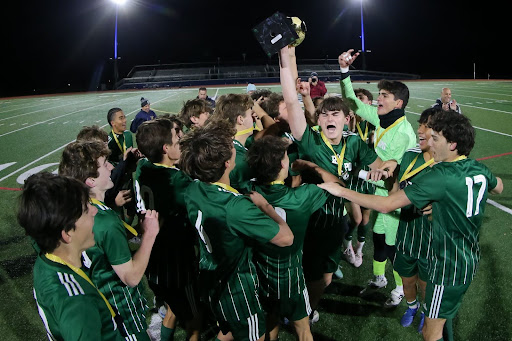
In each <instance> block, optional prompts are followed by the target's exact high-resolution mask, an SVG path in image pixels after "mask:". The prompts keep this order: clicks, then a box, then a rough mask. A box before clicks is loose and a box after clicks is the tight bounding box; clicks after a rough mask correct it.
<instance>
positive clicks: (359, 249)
mask: <svg viewBox="0 0 512 341" xmlns="http://www.w3.org/2000/svg"><path fill="white" fill-rule="evenodd" d="M363 246H364V242H357V250H356V253H363Z"/></svg>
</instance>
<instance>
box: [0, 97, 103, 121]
mask: <svg viewBox="0 0 512 341" xmlns="http://www.w3.org/2000/svg"><path fill="white" fill-rule="evenodd" d="M93 100H94V99H90V100H86V101H81V102H76V103H68V104H64V105H58V106H55V107H50V108H43V109H39V110H34V111H30V112H26V113H24V114H19V115H16V116H11V117H4V118H0V121H5V120H10V119H11V118H18V117H21V116H26V115H32V114H36V113H38V112H41V111H47V110H48V111H50V110H54V109H57V108H62V107H66V106H72V105H76V104H82V103H86V102H90V101H93ZM38 105H40V104H38ZM16 110H19V109H16ZM6 112H7V111H5V112H3V113H6Z"/></svg>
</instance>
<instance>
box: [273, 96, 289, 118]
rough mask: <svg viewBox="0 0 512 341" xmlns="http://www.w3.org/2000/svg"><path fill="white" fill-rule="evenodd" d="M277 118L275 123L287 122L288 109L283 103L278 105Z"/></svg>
mask: <svg viewBox="0 0 512 341" xmlns="http://www.w3.org/2000/svg"><path fill="white" fill-rule="evenodd" d="M278 110H279V116H277V117H276V121H279V122H288V109H287V108H286V103H285V102H284V101H282V102H280V103H279V109H278Z"/></svg>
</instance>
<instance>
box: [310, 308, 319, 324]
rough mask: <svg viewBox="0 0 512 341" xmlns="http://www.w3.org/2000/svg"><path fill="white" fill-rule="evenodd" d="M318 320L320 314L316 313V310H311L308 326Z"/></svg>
mask: <svg viewBox="0 0 512 341" xmlns="http://www.w3.org/2000/svg"><path fill="white" fill-rule="evenodd" d="M318 320H320V314H319V313H318V310H313V312H312V313H311V315H309V325H312V324H314V323H317V322H318Z"/></svg>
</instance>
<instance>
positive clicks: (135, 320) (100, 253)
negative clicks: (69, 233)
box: [84, 204, 148, 335]
mask: <svg viewBox="0 0 512 341" xmlns="http://www.w3.org/2000/svg"><path fill="white" fill-rule="evenodd" d="M94 206H96V207H97V208H98V213H97V214H96V216H95V217H94V226H93V228H92V230H93V232H94V241H95V242H96V245H94V246H93V247H91V248H90V249H87V250H86V255H87V257H88V258H89V259H86V262H85V263H84V264H85V265H86V266H87V267H89V271H90V276H89V277H90V278H91V280H92V282H93V283H94V284H95V285H96V287H97V288H98V289H99V290H100V291H101V292H102V293H103V295H105V297H106V298H107V299H108V301H109V302H110V304H111V305H112V306H113V307H115V308H116V309H117V311H118V312H119V315H121V317H122V318H123V321H124V323H123V326H122V327H121V326H120V328H123V329H124V330H125V331H126V334H127V335H132V334H134V333H140V332H142V331H144V330H145V329H146V327H147V324H146V317H145V314H146V309H147V308H148V305H147V301H146V299H145V298H144V296H143V290H144V289H143V288H142V284H141V283H139V284H138V285H137V286H135V287H133V288H131V287H129V286H127V285H125V284H124V283H123V282H122V281H121V280H120V279H119V277H118V276H117V274H116V272H115V271H114V269H113V268H112V265H121V264H124V263H126V262H128V261H129V260H131V259H132V254H131V251H130V248H129V246H128V241H127V237H126V236H127V235H126V228H125V227H124V225H123V223H122V221H121V219H120V218H119V216H118V215H117V213H116V212H115V211H113V210H112V209H111V208H109V207H108V206H106V205H103V204H102V205H97V204H94Z"/></svg>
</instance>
